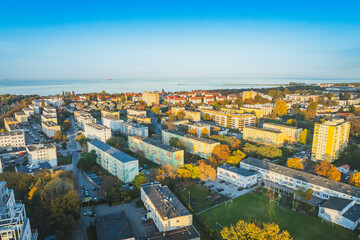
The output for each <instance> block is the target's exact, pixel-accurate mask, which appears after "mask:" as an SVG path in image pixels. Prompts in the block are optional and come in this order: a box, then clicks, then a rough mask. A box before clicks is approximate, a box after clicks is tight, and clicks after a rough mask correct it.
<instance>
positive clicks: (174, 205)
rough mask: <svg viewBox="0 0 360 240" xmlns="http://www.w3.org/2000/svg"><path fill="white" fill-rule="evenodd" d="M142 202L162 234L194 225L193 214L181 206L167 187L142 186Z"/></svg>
mask: <svg viewBox="0 0 360 240" xmlns="http://www.w3.org/2000/svg"><path fill="white" fill-rule="evenodd" d="M140 192H141V200H142V202H143V203H144V205H145V208H146V209H147V210H148V213H147V217H148V218H151V219H152V220H153V221H154V223H155V225H156V227H157V229H158V230H159V231H160V232H166V231H171V230H174V229H180V228H182V227H186V226H191V225H192V214H191V213H190V212H189V211H188V210H187V209H186V208H185V207H184V206H183V205H182V204H181V202H180V201H179V200H178V199H177V198H176V196H175V195H174V194H173V193H172V192H171V191H170V190H169V188H168V187H167V186H162V185H161V184H160V183H156V182H153V183H145V184H142V185H141V188H140Z"/></svg>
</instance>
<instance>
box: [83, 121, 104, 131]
mask: <svg viewBox="0 0 360 240" xmlns="http://www.w3.org/2000/svg"><path fill="white" fill-rule="evenodd" d="M86 125H88V126H90V127H92V128H95V129H97V130H105V129H109V128H108V127H106V126H103V125H101V124H97V123H87V124H86Z"/></svg>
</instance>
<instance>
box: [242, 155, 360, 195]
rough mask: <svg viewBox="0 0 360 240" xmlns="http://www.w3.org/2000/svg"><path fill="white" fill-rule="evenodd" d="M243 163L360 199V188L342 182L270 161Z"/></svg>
mask: <svg viewBox="0 0 360 240" xmlns="http://www.w3.org/2000/svg"><path fill="white" fill-rule="evenodd" d="M241 163H246V164H249V165H252V166H255V167H258V168H262V169H266V170H270V171H272V172H276V173H278V174H281V175H285V176H288V177H291V178H295V179H297V180H300V181H304V182H308V183H310V184H314V185H318V186H321V187H324V188H327V189H331V190H333V191H336V192H340V193H344V194H347V195H351V196H354V197H358V198H360V188H358V187H355V186H352V185H349V184H346V183H342V182H337V181H333V180H330V179H327V178H324V177H320V176H317V175H315V174H311V173H308V172H303V171H300V170H296V169H292V168H288V167H284V166H281V165H277V164H275V163H272V162H270V161H268V160H261V159H257V158H252V157H249V158H246V159H244V160H243V161H241ZM241 163H240V164H241Z"/></svg>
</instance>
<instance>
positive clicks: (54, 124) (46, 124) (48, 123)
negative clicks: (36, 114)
mask: <svg viewBox="0 0 360 240" xmlns="http://www.w3.org/2000/svg"><path fill="white" fill-rule="evenodd" d="M41 124H44V125H45V126H46V127H56V126H59V127H60V125H58V124H57V123H55V122H53V121H47V122H41Z"/></svg>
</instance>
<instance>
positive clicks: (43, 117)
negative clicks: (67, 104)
mask: <svg viewBox="0 0 360 240" xmlns="http://www.w3.org/2000/svg"><path fill="white" fill-rule="evenodd" d="M41 121H42V122H54V123H58V121H57V117H54V116H51V115H44V114H43V115H41Z"/></svg>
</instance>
